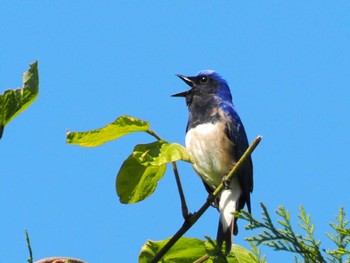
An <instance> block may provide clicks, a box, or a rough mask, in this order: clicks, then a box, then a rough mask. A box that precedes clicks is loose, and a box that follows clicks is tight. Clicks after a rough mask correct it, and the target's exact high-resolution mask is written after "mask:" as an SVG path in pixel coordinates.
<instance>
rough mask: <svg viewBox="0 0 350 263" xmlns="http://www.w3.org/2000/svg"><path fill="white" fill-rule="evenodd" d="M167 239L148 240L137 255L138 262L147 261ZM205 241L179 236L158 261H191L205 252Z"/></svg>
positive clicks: (191, 262) (183, 262)
mask: <svg viewBox="0 0 350 263" xmlns="http://www.w3.org/2000/svg"><path fill="white" fill-rule="evenodd" d="M168 241H169V239H166V240H162V241H151V240H148V241H147V242H146V243H145V244H144V245H143V247H142V248H141V252H140V255H139V263H148V262H150V261H151V260H152V259H153V258H154V256H155V255H156V254H157V253H158V252H159V251H160V250H161V248H162V247H163V246H164V245H165V244H166V243H167V242H168ZM204 244H205V241H203V240H200V239H196V238H186V237H182V238H180V239H179V240H178V241H177V242H176V243H175V245H174V246H173V247H172V248H171V249H170V250H169V251H168V253H166V255H165V256H164V257H163V258H162V260H161V261H160V262H170V263H172V262H174V263H175V262H181V263H187V262H188V263H193V262H194V261H195V260H197V259H199V258H200V257H202V256H203V255H205V254H206V250H205V246H204Z"/></svg>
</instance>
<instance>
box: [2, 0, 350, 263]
mask: <svg viewBox="0 0 350 263" xmlns="http://www.w3.org/2000/svg"><path fill="white" fill-rule="evenodd" d="M349 14H350V3H349V1H336V2H330V1H222V2H221V3H217V2H214V1H174V2H170V1H94V2H93V1H1V3H0V36H1V41H0V50H1V51H0V61H1V65H0V90H1V93H2V92H3V91H4V90H5V89H8V88H16V87H19V86H21V85H22V77H21V74H22V73H23V72H24V71H25V70H27V68H28V65H29V63H32V62H33V61H35V60H38V61H39V74H40V94H39V97H38V99H37V100H36V101H35V103H34V104H33V105H32V106H31V107H30V108H28V110H27V111H25V112H23V113H22V114H21V115H19V116H18V117H17V118H16V119H14V120H13V121H12V122H11V123H10V124H9V125H8V126H7V127H6V128H5V131H4V135H3V138H2V140H1V141H0V156H1V158H0V211H1V219H0V233H1V234H0V262H24V261H25V260H26V258H27V257H28V251H27V247H26V243H25V236H24V229H28V231H29V234H30V237H31V241H32V247H33V251H34V257H35V259H40V258H43V257H47V256H54V255H64V256H74V257H77V258H81V259H84V260H86V261H88V262H136V261H137V258H138V253H139V250H140V249H141V247H142V245H143V244H144V243H145V242H146V240H147V239H152V240H161V239H165V238H167V237H169V236H171V235H172V234H173V233H175V231H176V230H177V229H178V228H179V227H180V226H181V224H182V217H181V213H180V206H179V197H178V194H177V190H176V186H175V181H174V178H173V174H172V172H171V169H170V167H168V171H167V173H166V174H165V176H164V178H163V179H162V180H161V181H160V183H159V185H158V188H157V190H156V192H155V194H154V195H152V196H151V197H150V198H149V199H147V200H146V201H144V202H141V203H138V204H134V205H122V204H120V203H119V200H118V197H117V195H116V193H115V187H114V184H115V177H116V174H117V172H118V169H119V167H120V165H121V164H122V162H123V160H124V159H125V158H126V157H127V156H128V155H129V154H130V153H131V151H132V149H133V146H134V145H135V144H137V143H146V142H150V141H152V138H151V137H149V136H147V135H143V134H135V135H130V136H129V137H124V138H121V139H120V140H118V141H114V142H111V143H108V144H105V145H103V146H101V147H98V148H80V147H77V146H69V145H67V144H66V143H65V132H66V129H69V130H73V131H74V130H89V129H94V128H98V127H101V126H103V125H105V124H107V123H109V122H111V121H113V120H114V119H115V118H117V117H118V116H120V115H123V114H128V115H132V116H135V117H138V118H141V119H144V120H148V121H150V122H151V124H152V128H153V129H154V130H155V131H156V132H158V133H159V134H160V135H161V136H162V137H163V138H164V139H166V140H168V141H171V142H179V143H181V144H184V136H185V126H186V122H187V109H186V106H185V102H184V101H183V100H182V99H178V98H177V99H176V98H171V97H170V95H171V94H173V93H176V92H179V91H182V90H184V89H187V87H186V86H185V84H184V83H183V82H182V81H180V80H179V79H178V78H177V77H175V75H174V74H176V73H181V74H184V75H193V74H196V73H197V72H198V71H199V70H202V69H215V70H217V71H218V72H219V73H220V74H221V75H222V76H223V77H224V78H225V79H226V80H227V81H228V83H229V85H230V87H231V90H232V93H233V97H234V103H235V105H236V107H237V109H238V111H239V114H240V115H241V118H242V120H243V122H244V125H245V128H246V131H247V133H248V137H249V139H250V141H251V140H253V138H254V137H255V136H257V135H259V134H261V135H263V141H262V143H261V144H260V146H259V147H258V148H257V150H256V151H255V152H254V155H253V161H254V172H255V173H254V179H255V182H254V186H255V188H254V192H253V195H252V207H253V215H254V216H255V217H257V218H260V217H261V209H260V207H259V202H263V203H265V204H266V205H267V207H268V208H269V210H270V211H271V212H272V211H274V210H275V209H276V208H277V207H278V206H279V205H285V206H286V207H287V209H289V210H290V211H291V215H292V220H293V221H294V222H296V220H297V213H298V206H299V205H300V204H303V205H304V207H305V209H306V211H307V212H308V213H310V214H311V215H312V220H313V221H314V222H315V223H316V237H317V238H319V239H322V240H327V238H326V236H325V235H324V232H325V231H330V230H331V229H330V227H329V225H328V224H329V222H331V221H334V217H335V215H336V214H337V213H338V209H339V207H340V206H342V205H343V206H345V211H346V212H347V213H348V217H349V216H350V203H349V189H350V183H349V175H350V168H349V161H350V160H349V159H350V150H349V145H350V136H349V134H348V131H349V128H350V110H349V109H350V106H349V99H350V87H349V83H350V15H349ZM179 167H180V168H179V169H180V173H181V178H182V179H183V185H184V189H185V194H186V196H187V200H188V203H189V207H190V210H191V211H195V210H197V209H198V208H199V206H200V205H201V204H202V203H203V202H204V200H205V198H206V192H205V190H204V188H203V186H202V183H201V182H200V180H199V178H198V177H197V175H195V174H194V172H193V171H192V169H191V167H190V166H189V165H188V164H179ZM217 220H218V214H217V212H216V211H215V210H214V209H210V211H208V212H207V213H206V214H205V215H204V216H203V218H201V219H200V221H199V222H198V224H197V225H196V226H194V227H193V228H192V229H191V230H190V231H189V232H188V233H187V234H186V236H188V237H198V238H204V236H205V235H209V236H211V237H215V235H216V230H217ZM245 224H246V223H245V222H242V221H241V222H239V226H240V233H239V236H237V237H236V238H235V240H234V242H235V243H238V244H240V245H243V246H247V244H246V243H245V241H244V237H247V236H250V235H251V234H253V233H251V232H249V231H246V230H244V227H243V226H244V225H245ZM321 246H322V248H326V247H330V246H331V245H330V243H328V242H323V243H322V245H321ZM263 253H265V254H266V255H267V259H268V261H269V262H282V261H284V262H292V261H293V255H292V254H287V253H283V252H272V251H271V250H269V249H263Z"/></svg>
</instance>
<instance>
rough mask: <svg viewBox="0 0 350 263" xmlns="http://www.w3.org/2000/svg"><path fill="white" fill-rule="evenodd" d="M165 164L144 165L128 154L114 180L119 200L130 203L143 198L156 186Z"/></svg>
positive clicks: (163, 171)
mask: <svg viewBox="0 0 350 263" xmlns="http://www.w3.org/2000/svg"><path fill="white" fill-rule="evenodd" d="M165 169H166V165H165V164H163V165H160V166H144V165H142V164H140V163H139V162H138V161H137V160H136V159H135V158H134V157H133V156H132V155H130V156H129V157H128V158H127V159H126V160H125V161H124V163H123V165H122V166H121V168H120V170H119V172H118V175H117V180H116V189H117V194H118V196H119V199H120V202H121V203H123V204H131V203H136V202H140V201H142V200H144V199H145V198H147V197H148V196H150V195H151V194H152V193H153V192H154V190H155V189H156V187H157V182H158V181H159V180H160V179H161V178H162V177H163V175H164V173H165Z"/></svg>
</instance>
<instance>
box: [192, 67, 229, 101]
mask: <svg viewBox="0 0 350 263" xmlns="http://www.w3.org/2000/svg"><path fill="white" fill-rule="evenodd" d="M200 76H208V77H210V78H212V79H214V80H215V81H216V82H217V84H218V86H219V89H218V91H217V93H216V96H218V97H219V98H220V99H222V100H223V101H230V102H232V95H231V91H230V88H229V86H228V85H227V82H226V80H224V79H223V78H222V77H221V76H220V75H219V74H218V73H216V72H215V71H214V70H210V69H208V70H202V71H200V72H199V73H198V74H197V77H200Z"/></svg>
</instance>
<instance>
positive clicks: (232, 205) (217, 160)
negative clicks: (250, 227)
mask: <svg viewBox="0 0 350 263" xmlns="http://www.w3.org/2000/svg"><path fill="white" fill-rule="evenodd" d="M177 76H178V77H179V78H180V79H182V80H183V81H184V82H185V83H186V84H187V85H189V86H190V87H191V88H190V89H189V90H187V91H184V92H180V93H177V94H174V95H172V96H173V97H185V98H186V104H187V107H188V110H189V120H188V123H187V128H186V138H185V141H186V148H187V150H188V151H189V152H190V154H191V155H192V157H193V158H194V164H193V168H194V170H195V171H196V172H197V173H198V174H199V176H200V177H201V178H202V180H203V182H204V186H205V188H206V190H207V191H208V192H209V193H212V192H213V191H214V190H215V189H216V188H217V187H218V185H219V184H220V183H221V182H223V181H224V182H225V185H226V186H225V189H224V190H223V191H222V193H221V195H220V196H219V198H218V200H216V201H215V203H214V206H215V207H217V208H218V210H219V212H220V220H219V226H218V233H217V242H218V245H219V246H220V247H221V246H222V245H223V242H225V244H226V246H225V248H226V253H229V252H230V251H231V247H232V235H233V234H234V235H237V233H238V228H237V218H235V216H234V214H233V212H234V211H239V210H241V209H243V207H244V205H245V204H247V207H248V211H249V213H250V212H251V206H250V193H251V192H252V191H253V165H252V160H251V158H250V157H249V159H248V160H247V161H246V162H245V163H244V165H243V166H242V167H241V169H240V170H239V171H238V173H237V176H235V177H233V178H232V179H231V181H230V182H227V181H225V176H226V175H227V174H228V173H229V172H230V170H231V169H232V167H233V165H234V164H235V163H236V162H237V161H238V160H239V158H240V157H241V156H242V155H243V153H244V152H245V150H246V149H247V148H248V140H247V135H246V132H245V130H244V127H243V124H242V122H241V119H240V117H239V116H238V114H237V112H236V109H235V107H234V105H233V103H232V95H231V92H230V89H229V87H228V85H227V83H226V81H225V80H224V79H223V78H221V76H220V75H219V74H217V73H216V72H215V71H212V70H204V71H201V72H199V74H198V75H197V76H194V77H186V76H183V75H180V74H178V75H177Z"/></svg>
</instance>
